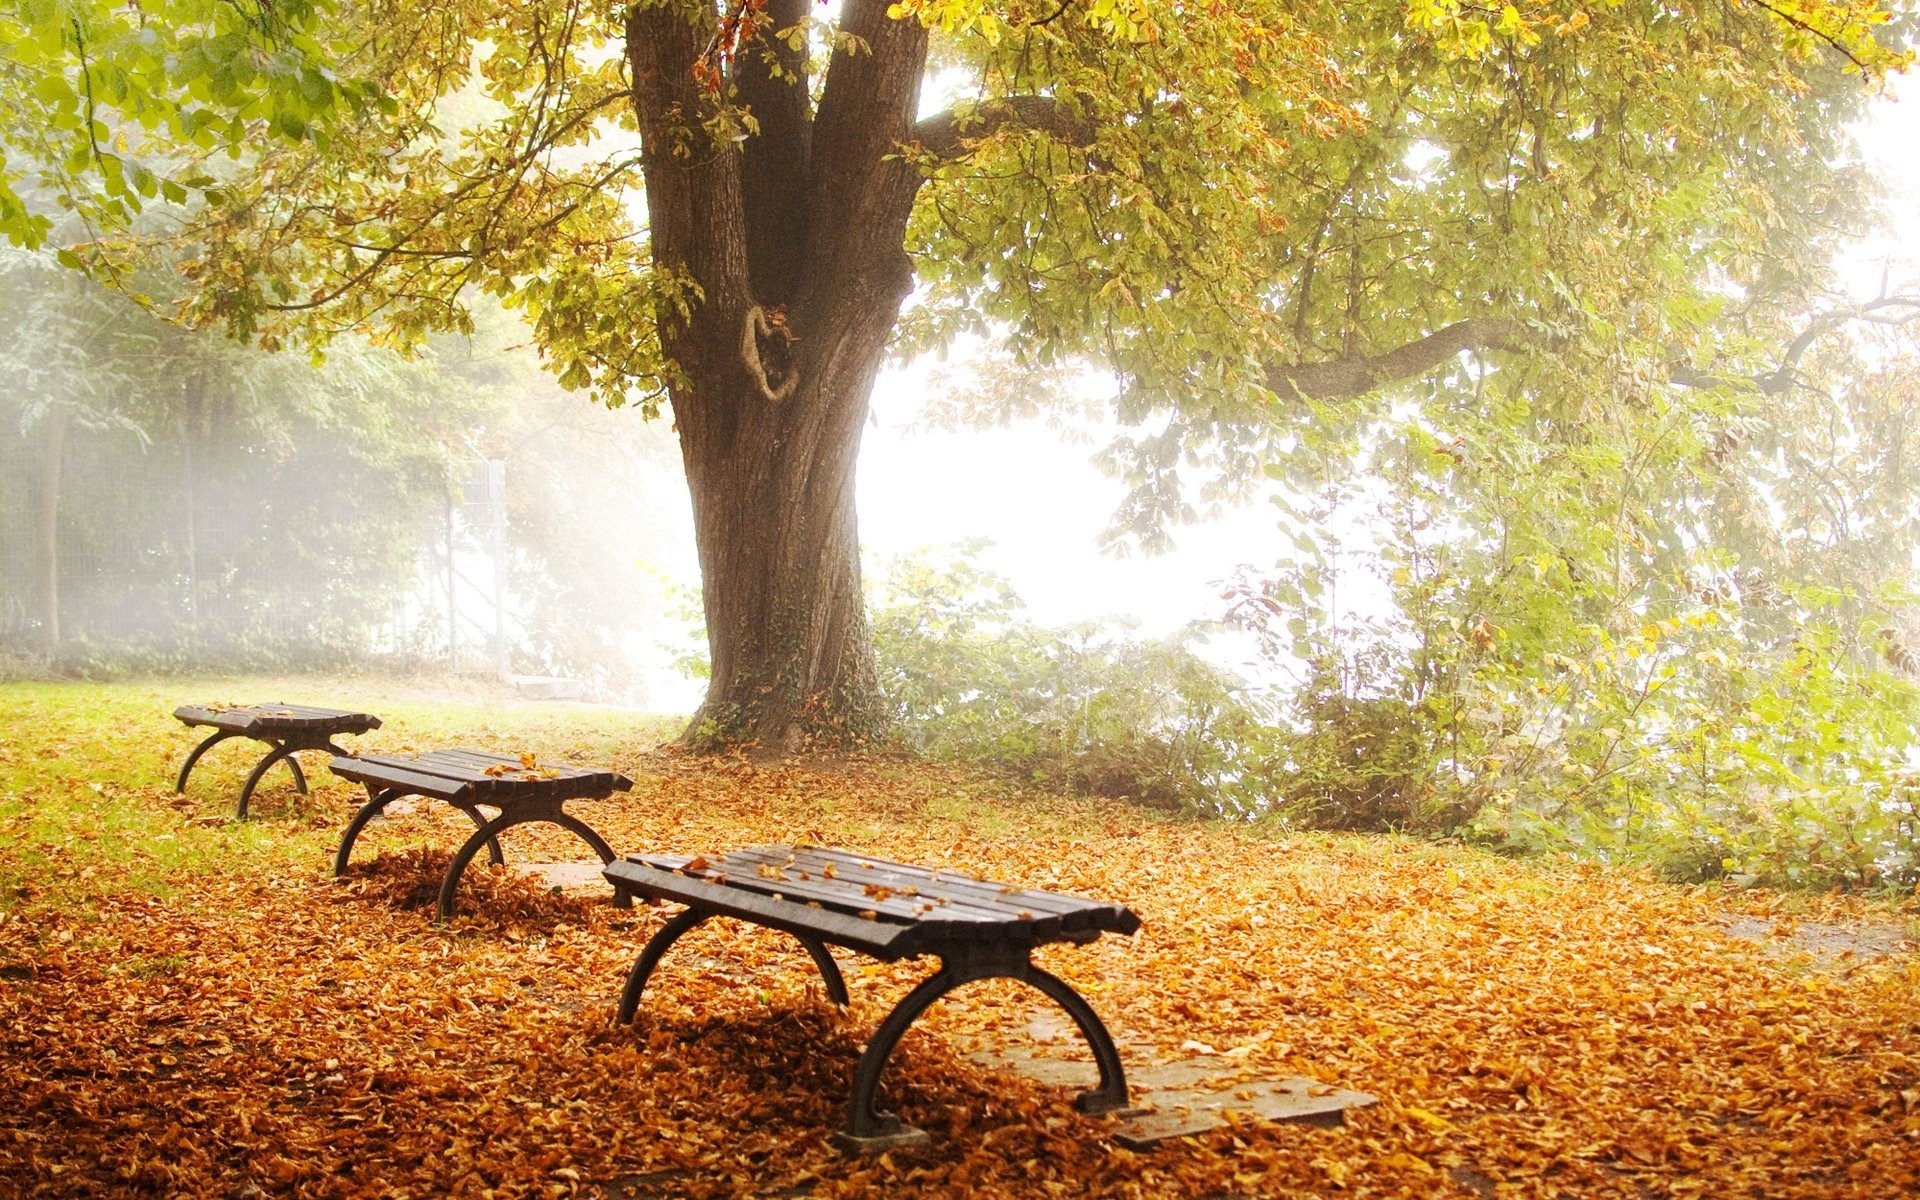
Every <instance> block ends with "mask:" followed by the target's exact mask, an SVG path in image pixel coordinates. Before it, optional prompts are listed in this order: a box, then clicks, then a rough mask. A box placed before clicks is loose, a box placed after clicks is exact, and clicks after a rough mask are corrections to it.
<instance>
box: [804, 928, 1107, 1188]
mask: <svg viewBox="0 0 1920 1200" xmlns="http://www.w3.org/2000/svg"><path fill="white" fill-rule="evenodd" d="M981 979H1017V980H1019V981H1020V982H1022V983H1025V984H1029V985H1031V986H1033V987H1035V988H1038V989H1039V990H1040V991H1042V992H1044V993H1046V995H1047V996H1048V997H1050V998H1051V999H1053V1000H1054V1001H1055V1002H1056V1003H1058V1004H1059V1005H1060V1007H1061V1008H1064V1009H1065V1010H1066V1011H1067V1015H1068V1016H1070V1017H1072V1018H1073V1022H1074V1024H1076V1025H1078V1026H1079V1027H1080V1032H1081V1034H1082V1035H1083V1036H1084V1037H1085V1038H1086V1039H1087V1044H1088V1045H1089V1046H1090V1047H1092V1049H1093V1057H1094V1061H1095V1062H1096V1063H1097V1064H1098V1065H1099V1068H1100V1084H1099V1086H1098V1087H1096V1088H1094V1089H1093V1090H1092V1091H1089V1092H1083V1093H1081V1095H1080V1096H1079V1097H1078V1098H1077V1099H1076V1100H1075V1101H1074V1107H1075V1108H1077V1109H1079V1110H1080V1111H1081V1112H1089V1113H1092V1112H1108V1111H1111V1110H1113V1109H1116V1108H1124V1107H1126V1103H1127V1079H1126V1072H1125V1071H1124V1069H1123V1068H1122V1067H1121V1065H1120V1052H1119V1050H1118V1049H1117V1048H1116V1047H1115V1046H1114V1044H1113V1037H1112V1035H1111V1034H1109V1033H1108V1032H1107V1027H1106V1026H1105V1025H1104V1024H1102V1023H1101V1021H1100V1018H1099V1016H1097V1015H1096V1014H1095V1013H1094V1011H1093V1007H1092V1006H1091V1005H1089V1004H1088V1003H1087V1002H1086V1000H1085V998H1083V997H1082V996H1081V995H1080V993H1078V992H1076V991H1074V990H1073V988H1071V987H1069V986H1068V985H1067V983H1066V982H1065V981H1064V980H1062V979H1060V978H1059V977H1058V976H1056V975H1051V974H1049V973H1047V972H1046V971H1043V970H1041V969H1040V968H1039V967H1036V966H1034V965H1033V963H1032V962H1031V961H1029V960H1028V959H1027V958H1026V957H1025V956H1024V955H1023V956H1019V957H1014V956H1001V955H988V956H982V957H980V958H959V957H956V958H943V959H941V961H940V970H939V971H938V972H936V973H935V974H934V975H932V976H930V977H929V978H927V979H925V980H922V981H921V983H920V985H919V986H918V987H916V988H914V989H913V990H912V991H911V992H909V993H907V997H906V999H904V1000H902V1001H901V1002H900V1003H899V1005H898V1006H896V1007H895V1008H894V1010H893V1011H892V1012H890V1013H888V1014H887V1019H886V1020H885V1021H882V1022H881V1023H880V1028H879V1029H878V1030H876V1031H875V1032H874V1035H873V1037H871V1038H870V1039H868V1041H867V1049H866V1052H865V1053H863V1054H862V1055H861V1056H860V1064H859V1066H857V1067H856V1068H854V1075H853V1099H852V1101H851V1102H850V1103H849V1104H848V1106H847V1127H846V1129H844V1130H843V1131H841V1132H839V1133H836V1134H835V1135H834V1137H833V1140H834V1144H835V1145H837V1146H839V1147H840V1148H841V1149H843V1150H849V1151H861V1152H864V1151H874V1150H885V1149H888V1148H890V1147H894V1146H907V1145H921V1144H924V1143H926V1142H927V1141H929V1140H930V1138H929V1136H928V1134H927V1133H926V1132H925V1131H923V1130H919V1129H915V1128H913V1127H912V1126H910V1125H907V1124H905V1123H904V1122H902V1121H901V1120H900V1118H899V1117H897V1116H895V1115H894V1114H893V1113H890V1112H881V1111H879V1110H878V1109H877V1108H876V1107H875V1106H874V1101H875V1099H876V1097H877V1094H878V1092H879V1090H880V1076H881V1074H882V1072H884V1071H885V1070H886V1068H887V1060H888V1059H889V1058H891V1057H892V1056H893V1051H894V1047H895V1046H897V1045H898V1044H899V1042H900V1039H901V1037H903V1036H904V1035H905V1034H906V1032H907V1029H908V1027H909V1026H911V1025H912V1024H913V1023H914V1021H915V1020H917V1019H918V1018H919V1016H920V1014H921V1013H923V1012H925V1011H926V1010H927V1008H928V1007H929V1006H930V1005H932V1004H933V1002H934V1001H936V1000H938V999H940V997H942V996H944V995H946V994H947V993H948V992H951V991H953V990H954V989H956V988H959V987H962V986H964V985H966V984H969V983H973V982H974V981H976V980H981Z"/></svg>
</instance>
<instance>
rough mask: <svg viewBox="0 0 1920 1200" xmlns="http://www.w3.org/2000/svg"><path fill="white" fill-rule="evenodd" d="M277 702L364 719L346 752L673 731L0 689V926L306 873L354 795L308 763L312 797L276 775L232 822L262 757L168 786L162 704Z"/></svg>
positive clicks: (125, 686)
mask: <svg viewBox="0 0 1920 1200" xmlns="http://www.w3.org/2000/svg"><path fill="white" fill-rule="evenodd" d="M210 701H223V702H235V703H246V702H250V701H287V702H304V703H311V704H322V705H331V706H335V707H350V708H355V709H365V710H367V711H370V712H374V713H378V714H379V715H380V716H381V717H382V718H384V720H385V722H386V724H385V726H384V727H383V728H382V729H379V730H377V731H375V732H373V733H371V734H368V735H366V736H365V737H362V738H358V739H346V741H347V744H348V745H349V746H350V747H357V748H361V749H366V750H400V749H405V748H409V747H415V746H418V747H421V748H424V747H427V746H435V745H469V746H475V747H480V748H494V749H500V750H503V751H509V752H517V751H519V750H521V749H531V750H534V751H535V752H536V753H538V754H540V755H541V756H543V757H547V758H550V759H555V760H564V759H573V760H578V761H592V762H601V763H605V762H618V761H622V760H631V759H632V758H633V757H635V756H636V755H637V754H638V753H640V752H643V751H645V750H647V749H649V748H651V747H653V746H656V745H658V744H659V743H660V742H662V741H664V740H666V739H668V738H670V737H672V736H673V735H674V734H675V733H677V732H678V730H679V728H680V724H681V721H680V719H678V718H670V717H659V716H650V715H646V714H639V713H633V712H628V711H623V710H613V709H604V708H596V707H589V706H584V705H575V704H555V703H522V702H519V701H517V700H516V699H514V698H512V697H511V696H510V695H507V694H504V693H498V694H496V693H491V692H488V691H486V690H484V689H482V688H480V687H477V686H475V685H473V684H471V683H468V682H465V681H452V682H451V683H450V686H448V687H446V688H443V689H440V690H438V691H436V690H431V689H423V688H422V687H421V686H420V685H419V684H417V683H413V682H407V681H398V680H382V679H376V678H353V679H338V678H323V677H291V678H252V679H235V678H190V679H168V680H136V681H130V682H121V683H0V713H5V714H6V720H5V722H4V723H3V724H0V912H7V911H11V910H13V909H15V908H18V907H19V906H20V905H21V904H22V903H23V902H26V901H38V902H41V903H46V904H51V905H55V906H58V907H61V908H65V909H69V910H78V911H84V910H85V909H86V908H88V907H89V905H88V899H89V897H91V896H93V895H96V894H98V893H99V892H101V891H103V890H106V889H117V890H128V889H131V890H134V891H138V892H144V893H148V894H151V895H154V896H160V897H174V896H177V895H179V894H180V892H181V891H182V890H183V889H185V888H190V887H191V886H192V880H193V878H194V877H195V876H197V875H202V874H207V873H223V872H246V871H260V870H263V869H273V870H281V869H287V868H291V869H294V870H299V871H311V870H312V869H313V864H314V863H315V862H319V861H323V860H324V859H325V857H326V855H327V852H328V850H329V848H330V847H331V845H332V844H333V842H334V841H335V840H336V839H337V838H338V836H339V822H338V820H337V819H335V816H334V814H335V813H336V812H337V810H338V808H339V807H340V805H341V804H343V803H350V802H351V800H352V798H353V797H355V796H357V792H356V791H355V789H353V788H351V787H349V786H348V785H347V784H346V783H344V782H343V781H340V780H336V779H333V778H332V777H331V776H330V775H329V774H328V773H327V771H326V768H325V766H324V758H325V756H324V755H306V756H304V757H305V760H306V763H305V765H306V768H307V777H308V782H309V784H310V787H311V789H312V794H311V795H309V796H305V797H303V796H300V795H298V794H297V793H296V792H295V791H294V789H293V786H292V777H291V775H290V774H289V773H288V772H287V771H286V770H285V769H284V768H277V769H276V770H275V771H274V772H273V773H271V774H270V775H269V776H268V777H267V779H266V780H265V781H264V782H263V784H262V786H261V788H260V790H259V792H258V793H256V795H255V798H254V803H253V809H254V817H255V819H253V820H249V821H244V822H242V821H235V820H232V819H231V818H232V806H233V803H234V799H235V797H236V796H237V795H238V792H239V789H240V785H241V781H242V780H243V779H244V778H245V777H246V774H247V772H248V771H250V770H251V769H252V767H253V765H254V763H256V762H258V761H259V757H260V753H261V751H262V749H263V748H262V747H260V746H259V745H258V744H257V743H253V742H244V741H239V740H235V741H230V742H224V743H222V744H221V745H219V746H216V747H215V748H214V749H213V750H211V751H210V752H209V753H208V755H207V756H206V757H205V758H203V759H202V760H201V761H200V764H199V765H198V766H196V767H195V769H194V773H193V778H192V779H191V780H190V781H189V783H188V790H187V794H186V795H185V796H176V795H174V793H173V779H174V776H175V774H176V773H177V772H178V771H179V769H180V764H181V762H182V761H184V759H185V757H186V755H187V754H188V752H189V751H190V750H191V749H192V748H193V746H194V745H196V744H197V743H198V742H199V741H200V739H201V737H203V736H204V734H205V733H206V731H205V730H190V729H188V728H186V727H185V726H183V725H181V724H180V722H178V721H177V720H175V719H174V717H173V710H174V708H175V707H176V706H178V705H181V704H189V703H205V702H210Z"/></svg>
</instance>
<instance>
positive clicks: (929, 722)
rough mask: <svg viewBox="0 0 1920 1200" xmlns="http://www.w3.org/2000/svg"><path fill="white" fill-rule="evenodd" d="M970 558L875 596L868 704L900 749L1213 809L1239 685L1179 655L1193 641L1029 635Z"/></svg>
mask: <svg viewBox="0 0 1920 1200" xmlns="http://www.w3.org/2000/svg"><path fill="white" fill-rule="evenodd" d="M980 548H981V547H980V544H979V543H972V544H969V545H967V546H964V547H962V548H960V549H959V550H958V551H957V552H955V553H953V554H951V555H949V556H947V557H945V558H942V559H938V560H935V559H930V558H926V557H922V558H914V559H907V560H903V561H901V562H898V563H896V564H894V565H893V567H892V569H891V571H890V572H888V573H887V574H886V576H885V577H884V579H883V581H882V582H881V583H880V585H879V586H878V587H877V588H876V589H875V596H874V603H873V606H872V623H873V640H874V646H875V650H876V652H877V654H878V658H879V665H880V685H881V693H882V695H883V696H884V697H885V698H886V702H887V704H888V706H889V708H890V710H891V714H890V715H891V717H892V720H893V723H894V727H895V730H896V732H897V734H898V736H899V737H900V739H901V740H902V741H903V742H904V743H906V744H907V745H908V746H910V747H911V748H913V749H914V750H917V751H919V752H921V753H924V754H928V755H930V756H933V757H939V758H951V759H960V760H964V761H968V762H974V763H979V764H986V765H994V766H998V767H1001V768H1004V769H1007V770H1010V771H1013V772H1016V773H1018V774H1020V775H1023V776H1025V777H1027V778H1030V779H1033V780H1035V781H1037V782H1044V783H1047V784H1050V785H1052V786H1057V787H1063V788H1067V789H1071V790H1077V791H1082V792H1088V793H1092V794H1096V795H1104V796H1116V797H1127V798H1130V799H1134V800H1137V801H1141V802H1144V803H1147V804H1151V805H1155V806H1159V807H1165V808H1170V809H1205V808H1212V807H1218V806H1219V804H1220V797H1221V796H1222V795H1223V793H1224V792H1225V791H1226V790H1228V789H1229V788H1230V787H1232V786H1233V785H1235V784H1237V783H1238V782H1239V781H1240V780H1241V779H1242V777H1243V776H1244V774H1245V772H1246V762H1245V760H1244V755H1243V750H1244V747H1245V746H1246V745H1248V744H1249V739H1248V738H1247V737H1246V736H1245V735H1246V734H1247V733H1248V732H1249V731H1250V730H1251V729H1253V728H1254V727H1256V726H1257V725H1258V724H1259V722H1258V720H1257V719H1256V717H1255V715H1254V713H1253V711H1252V709H1251V707H1250V695H1249V693H1248V691H1247V689H1246V688H1245V686H1244V685H1243V684H1242V683H1241V682H1240V681H1239V680H1237V679H1235V678H1234V677H1233V676H1231V675H1230V674H1228V673H1227V672H1224V671H1221V670H1219V669H1218V668H1216V667H1213V666H1211V665H1210V664H1208V663H1207V662H1206V661H1205V660H1203V659H1202V658H1201V657H1200V656H1199V655H1198V654H1196V653H1195V652H1194V650H1193V646H1192V643H1193V641H1194V640H1195V638H1196V637H1197V636H1198V635H1197V633H1196V632H1195V631H1188V632H1186V633H1183V634H1180V635H1176V636H1173V637H1169V638H1161V639H1149V640H1139V639H1135V638H1133V637H1131V636H1130V630H1129V629H1128V628H1127V627H1126V626H1124V625H1121V624H1119V623H1116V622H1111V621H1107V622H1099V621H1095V622H1085V623H1082V624H1079V625H1075V626H1071V627H1068V628H1064V629H1048V628H1044V627H1042V626H1039V625H1036V624H1034V623H1033V622H1031V621H1029V620H1028V619H1026V617H1025V616H1024V615H1023V613H1022V604H1021V601H1020V598H1019V597H1018V596H1017V595H1016V594H1015V593H1014V591H1013V589H1012V587H1011V586H1010V585H1009V584H1008V583H1007V581H1006V580H1005V579H1003V578H1001V577H1000V576H998V575H995V574H993V573H992V572H990V571H988V570H986V569H984V568H982V567H981V566H980V565H979V563H978V562H977V561H976V556H977V554H978V552H979V550H980Z"/></svg>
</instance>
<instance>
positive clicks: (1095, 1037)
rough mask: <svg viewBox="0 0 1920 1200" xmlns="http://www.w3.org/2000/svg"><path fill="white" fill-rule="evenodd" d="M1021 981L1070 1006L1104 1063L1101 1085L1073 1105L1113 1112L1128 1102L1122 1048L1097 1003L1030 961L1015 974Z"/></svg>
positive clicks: (1096, 1056)
mask: <svg viewBox="0 0 1920 1200" xmlns="http://www.w3.org/2000/svg"><path fill="white" fill-rule="evenodd" d="M1015 978H1017V979H1019V980H1020V981H1021V982H1023V983H1026V984H1030V985H1032V986H1033V987H1036V988H1038V989H1039V990H1041V991H1043V992H1045V993H1046V994H1047V995H1048V996H1051V997H1052V998H1053V1000H1054V1002H1055V1003H1057V1004H1058V1005H1059V1006H1060V1007H1061V1008H1064V1009H1066V1010H1067V1015H1068V1016H1070V1017H1072V1018H1073V1023H1074V1024H1075V1025H1078V1026H1079V1027H1080V1034H1081V1036H1082V1037H1084V1038H1086V1039H1087V1045H1088V1046H1089V1047H1091V1048H1092V1050H1093V1061H1094V1062H1096V1063H1098V1064H1099V1066H1100V1086H1099V1087H1096V1088H1094V1089H1093V1090H1092V1091H1090V1092H1082V1093H1080V1095H1079V1096H1077V1097H1075V1098H1074V1101H1073V1106H1074V1107H1075V1108H1077V1109H1079V1110H1080V1111H1081V1112H1083V1113H1101V1112H1112V1111H1113V1110H1114V1109H1116V1108H1125V1107H1126V1106H1127V1072H1126V1069H1125V1068H1124V1067H1122V1066H1121V1065H1120V1051H1119V1049H1118V1048H1117V1047H1115V1046H1114V1044H1113V1035H1112V1034H1110V1033H1108V1032H1107V1027H1106V1025H1105V1024H1103V1023H1102V1022H1101V1020H1100V1016H1099V1014H1098V1013H1095V1012H1094V1011H1093V1005H1091V1004H1088V1003H1087V1000H1086V997H1084V996H1082V995H1081V994H1080V993H1079V992H1076V991H1074V990H1073V988H1072V987H1070V986H1069V985H1068V984H1067V982H1066V981H1065V980H1063V979H1061V978H1060V977H1059V976H1057V975H1052V974H1049V973H1048V972H1046V971H1043V970H1041V969H1040V968H1039V967H1036V966H1034V965H1033V964H1032V963H1028V964H1027V969H1026V971H1025V972H1023V973H1022V974H1020V975H1017V976H1015Z"/></svg>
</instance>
